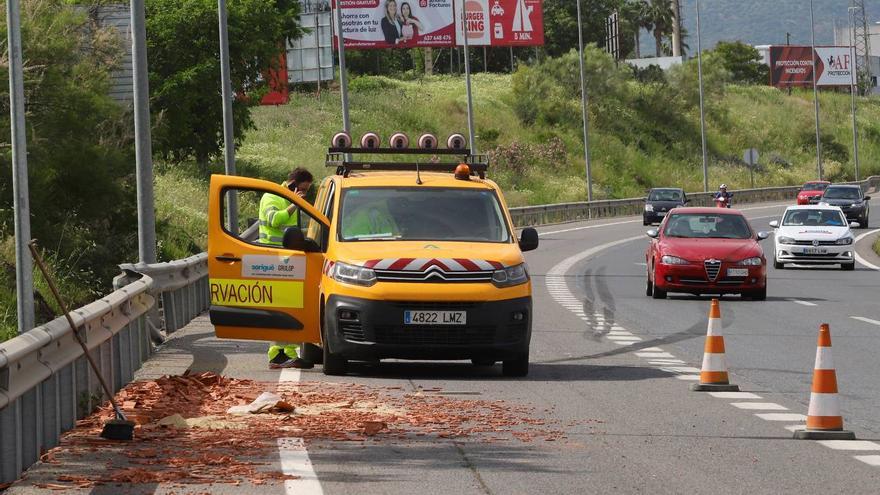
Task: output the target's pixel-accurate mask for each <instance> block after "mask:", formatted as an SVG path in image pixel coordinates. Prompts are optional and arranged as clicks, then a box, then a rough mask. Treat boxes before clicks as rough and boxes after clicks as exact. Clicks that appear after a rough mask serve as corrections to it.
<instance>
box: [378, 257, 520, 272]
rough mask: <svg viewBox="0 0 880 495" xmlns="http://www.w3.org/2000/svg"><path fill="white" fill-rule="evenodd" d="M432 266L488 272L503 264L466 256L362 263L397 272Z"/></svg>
mask: <svg viewBox="0 0 880 495" xmlns="http://www.w3.org/2000/svg"><path fill="white" fill-rule="evenodd" d="M432 266H436V267H437V268H440V269H442V270H443V271H445V272H447V273H450V272H488V271H494V270H500V269H502V268H504V265H503V264H501V263H499V262H497V261H488V260H481V259H467V258H385V259H381V260H369V261H367V262H366V263H364V267H365V268H372V269H373V270H383V271H399V272H422V271H425V270H427V269H428V268H430V267H432Z"/></svg>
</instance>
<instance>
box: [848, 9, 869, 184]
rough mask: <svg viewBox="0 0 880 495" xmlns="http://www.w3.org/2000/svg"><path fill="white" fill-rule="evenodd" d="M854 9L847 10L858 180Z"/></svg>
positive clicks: (851, 96) (857, 176) (856, 176)
mask: <svg viewBox="0 0 880 495" xmlns="http://www.w3.org/2000/svg"><path fill="white" fill-rule="evenodd" d="M855 9H856V8H855V7H850V8H849V21H850V24H849V25H850V29H849V47H850V76H851V78H850V79H851V85H850V90H849V92H850V105H851V106H852V136H853V165H854V168H855V170H854V172H855V180H859V127H858V124H857V122H856V91H858V85H857V82H856V43H855V31H856V16H855ZM869 58H870V57H869Z"/></svg>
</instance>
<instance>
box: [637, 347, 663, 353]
mask: <svg viewBox="0 0 880 495" xmlns="http://www.w3.org/2000/svg"><path fill="white" fill-rule="evenodd" d="M642 351H644V352H666V351H664V350H663V349H661V348H659V347H645V348H644V349H642Z"/></svg>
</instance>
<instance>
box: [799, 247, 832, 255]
mask: <svg viewBox="0 0 880 495" xmlns="http://www.w3.org/2000/svg"><path fill="white" fill-rule="evenodd" d="M827 252H828V250H827V249H823V248H812V247H808V248H804V254H825V253H827Z"/></svg>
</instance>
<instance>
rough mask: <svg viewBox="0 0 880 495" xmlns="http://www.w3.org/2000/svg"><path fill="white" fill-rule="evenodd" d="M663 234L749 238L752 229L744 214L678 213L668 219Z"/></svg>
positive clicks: (668, 235) (703, 237)
mask: <svg viewBox="0 0 880 495" xmlns="http://www.w3.org/2000/svg"><path fill="white" fill-rule="evenodd" d="M663 234H664V235H665V236H666V237H683V238H693V239H748V238H750V237H752V229H751V228H750V227H749V224H748V222H746V219H745V218H744V217H743V216H742V215H735V214H723V213H719V214H715V213H709V214H706V213H678V214H675V215H672V216H671V217H669V219H668V220H667V221H666V227H665V228H664V229H663Z"/></svg>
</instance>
